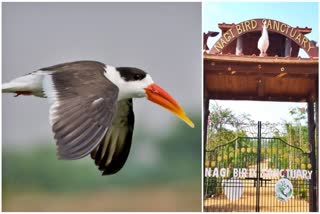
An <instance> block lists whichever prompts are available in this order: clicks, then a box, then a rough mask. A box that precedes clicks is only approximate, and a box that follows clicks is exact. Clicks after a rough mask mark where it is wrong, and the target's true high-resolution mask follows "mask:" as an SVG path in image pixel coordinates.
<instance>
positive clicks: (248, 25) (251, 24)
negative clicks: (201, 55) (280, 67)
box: [210, 19, 315, 56]
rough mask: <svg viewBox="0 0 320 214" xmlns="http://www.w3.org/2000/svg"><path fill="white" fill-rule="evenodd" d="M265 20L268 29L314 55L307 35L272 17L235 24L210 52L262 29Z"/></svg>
mask: <svg viewBox="0 0 320 214" xmlns="http://www.w3.org/2000/svg"><path fill="white" fill-rule="evenodd" d="M264 20H265V21H266V25H267V29H268V31H271V32H276V33H279V34H282V35H284V36H286V37H288V38H290V39H291V40H292V41H294V42H295V43H297V44H298V45H299V46H300V47H301V48H302V49H304V50H305V51H306V52H307V54H308V55H309V56H311V55H312V54H311V52H313V51H314V49H315V46H314V44H313V43H312V42H311V41H309V39H308V38H307V37H305V36H304V35H303V34H302V33H301V32H300V31H299V30H298V29H297V28H293V27H291V26H290V25H288V24H285V23H282V22H279V21H276V20H272V19H251V20H247V21H244V22H241V23H239V24H236V25H234V26H233V27H231V28H230V29H229V30H227V31H226V32H225V33H224V34H223V35H222V36H221V38H220V39H219V40H218V41H217V42H216V43H215V44H214V45H213V47H212V48H211V50H210V53H212V54H216V53H219V52H221V51H222V50H223V48H224V47H226V46H228V45H229V44H230V43H231V42H232V41H233V40H235V39H236V38H238V37H239V36H241V35H242V34H245V33H248V32H253V31H261V29H262V23H263V21H264Z"/></svg>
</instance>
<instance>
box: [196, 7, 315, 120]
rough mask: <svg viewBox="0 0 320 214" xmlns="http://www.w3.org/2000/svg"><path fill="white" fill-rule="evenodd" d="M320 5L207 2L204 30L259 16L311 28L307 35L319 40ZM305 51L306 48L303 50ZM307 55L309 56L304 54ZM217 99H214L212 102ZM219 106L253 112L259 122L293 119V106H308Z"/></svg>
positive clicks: (233, 103)
mask: <svg viewBox="0 0 320 214" xmlns="http://www.w3.org/2000/svg"><path fill="white" fill-rule="evenodd" d="M318 11H319V4H318V3H316V2H311V3H310V2H309V3H306V2H304V3H295V2H259V3H256V2H204V3H203V9H202V14H203V16H202V31H203V32H207V31H217V32H221V30H220V29H219V28H218V24H219V23H223V22H225V23H235V24H236V23H240V22H242V21H245V20H249V19H255V18H269V19H274V20H278V21H281V22H284V23H286V24H289V25H291V26H294V27H295V26H299V27H309V28H312V32H311V33H310V34H307V35H306V36H307V37H308V38H309V39H310V40H315V41H318V40H319V17H318ZM220 36H221V35H220V34H219V35H218V36H216V37H214V38H210V39H209V40H208V46H209V48H211V47H212V45H213V44H214V43H215V41H216V40H218V39H219V38H220ZM302 52H304V51H302ZM302 56H303V57H305V56H306V55H305V54H304V53H303V54H302ZM212 102H213V101H212ZM217 103H218V104H219V105H222V106H224V107H227V108H230V109H231V110H233V111H234V112H237V113H243V112H245V113H249V114H251V116H252V118H253V119H254V120H255V121H269V122H281V121H283V120H290V119H291V117H290V114H289V109H290V108H293V107H306V103H284V102H257V101H255V102H254V101H217Z"/></svg>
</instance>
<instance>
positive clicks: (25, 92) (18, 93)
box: [14, 91, 32, 97]
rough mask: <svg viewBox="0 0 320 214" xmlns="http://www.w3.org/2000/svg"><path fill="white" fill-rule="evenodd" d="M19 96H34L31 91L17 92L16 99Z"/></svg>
mask: <svg viewBox="0 0 320 214" xmlns="http://www.w3.org/2000/svg"><path fill="white" fill-rule="evenodd" d="M19 95H32V92H31V91H16V95H14V97H18V96H19Z"/></svg>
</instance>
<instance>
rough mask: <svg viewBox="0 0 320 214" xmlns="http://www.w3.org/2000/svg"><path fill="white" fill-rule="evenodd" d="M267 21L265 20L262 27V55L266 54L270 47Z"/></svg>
mask: <svg viewBox="0 0 320 214" xmlns="http://www.w3.org/2000/svg"><path fill="white" fill-rule="evenodd" d="M266 23H267V21H266V20H264V21H263V27H262V33H261V37H260V38H259V41H258V49H259V50H260V56H266V55H267V50H268V47H269V37H268V31H267V26H266Z"/></svg>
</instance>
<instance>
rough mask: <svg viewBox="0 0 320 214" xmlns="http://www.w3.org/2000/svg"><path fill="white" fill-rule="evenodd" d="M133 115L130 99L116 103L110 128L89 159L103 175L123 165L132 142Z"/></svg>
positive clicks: (114, 171)
mask: <svg viewBox="0 0 320 214" xmlns="http://www.w3.org/2000/svg"><path fill="white" fill-rule="evenodd" d="M133 128H134V113H133V109H132V99H128V100H123V101H119V102H118V111H117V114H116V117H115V118H114V120H113V123H112V126H111V127H110V128H109V129H108V132H107V134H106V136H105V137H104V138H103V139H102V141H101V143H100V144H99V146H98V147H97V148H96V149H95V150H93V151H92V153H91V157H92V159H94V160H95V164H96V165H97V166H98V168H99V170H101V171H103V175H109V174H114V173H116V172H118V171H119V170H120V169H121V168H122V167H123V165H124V164H125V162H126V160H127V158H128V155H129V151H130V147H131V142H132V135H133Z"/></svg>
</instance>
